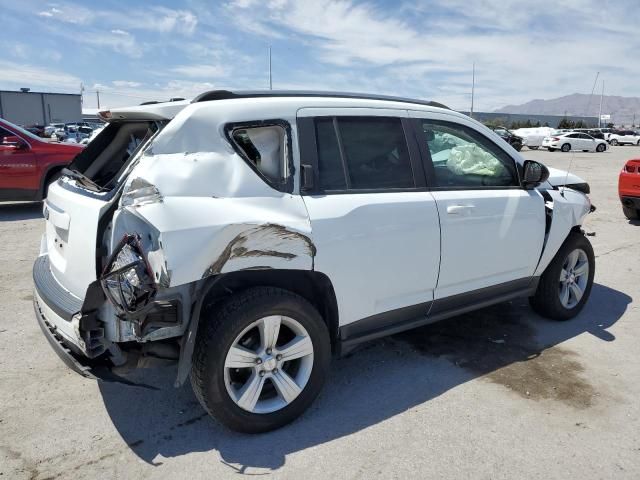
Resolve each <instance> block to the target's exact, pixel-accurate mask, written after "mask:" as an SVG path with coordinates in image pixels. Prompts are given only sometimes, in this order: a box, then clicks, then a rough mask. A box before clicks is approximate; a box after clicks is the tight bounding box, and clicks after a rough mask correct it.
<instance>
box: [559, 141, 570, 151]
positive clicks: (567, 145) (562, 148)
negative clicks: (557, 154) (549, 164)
mask: <svg viewBox="0 0 640 480" xmlns="http://www.w3.org/2000/svg"><path fill="white" fill-rule="evenodd" d="M560 150H562V151H563V152H565V153H566V152H568V151H570V150H571V145H570V144H568V143H565V144H564V145H562V147H561V148H560Z"/></svg>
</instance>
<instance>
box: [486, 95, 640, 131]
mask: <svg viewBox="0 0 640 480" xmlns="http://www.w3.org/2000/svg"><path fill="white" fill-rule="evenodd" d="M599 110H600V95H595V94H594V95H593V97H592V96H591V95H588V94H583V93H573V94H571V95H566V96H564V97H559V98H552V99H550V100H542V99H536V100H531V101H530V102H527V103H523V104H522V105H507V106H506V107H502V108H499V109H497V110H495V112H496V113H524V114H529V115H533V114H538V115H568V116H590V117H597V116H598V112H599ZM602 114H603V115H611V120H610V121H611V122H613V123H615V124H616V125H627V126H629V125H632V124H635V125H638V124H639V123H640V98H639V97H619V96H614V95H605V96H603V97H602ZM607 123H608V121H607Z"/></svg>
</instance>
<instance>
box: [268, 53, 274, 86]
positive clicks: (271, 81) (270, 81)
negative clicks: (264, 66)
mask: <svg viewBox="0 0 640 480" xmlns="http://www.w3.org/2000/svg"><path fill="white" fill-rule="evenodd" d="M269 90H273V79H272V77H271V45H269Z"/></svg>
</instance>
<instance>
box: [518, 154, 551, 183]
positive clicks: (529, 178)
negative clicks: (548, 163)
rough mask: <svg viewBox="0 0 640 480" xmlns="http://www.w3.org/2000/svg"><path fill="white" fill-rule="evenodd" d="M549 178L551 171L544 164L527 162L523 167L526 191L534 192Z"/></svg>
mask: <svg viewBox="0 0 640 480" xmlns="http://www.w3.org/2000/svg"><path fill="white" fill-rule="evenodd" d="M547 178H549V169H547V167H545V166H544V165H543V164H541V163H539V162H536V161H533V160H525V161H524V165H523V166H522V186H523V187H524V188H525V189H526V190H532V189H534V188H536V187H537V186H538V185H540V184H541V183H543V182H545V181H546V180H547Z"/></svg>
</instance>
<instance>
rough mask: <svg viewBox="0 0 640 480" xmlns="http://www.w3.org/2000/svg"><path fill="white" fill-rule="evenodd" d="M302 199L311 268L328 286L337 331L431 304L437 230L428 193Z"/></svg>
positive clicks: (435, 275) (437, 252)
mask: <svg viewBox="0 0 640 480" xmlns="http://www.w3.org/2000/svg"><path fill="white" fill-rule="evenodd" d="M304 201H305V203H306V205H307V209H308V210H309V216H310V217H311V226H312V230H313V241H314V243H315V245H316V248H317V250H318V253H317V256H316V261H315V269H316V270H317V271H319V272H322V273H324V274H326V275H327V276H328V277H329V279H330V280H331V282H332V283H333V287H334V290H335V292H336V297H337V301H338V309H339V311H340V324H341V325H345V324H347V323H351V322H353V321H356V320H359V319H361V318H365V317H368V316H371V315H375V314H377V313H381V312H386V311H389V310H394V309H396V308H402V307H406V306H409V305H416V304H419V303H423V302H428V301H431V300H433V291H434V289H435V286H436V282H437V280H438V267H439V263H440V229H439V226H438V212H437V210H436V205H435V202H434V200H433V197H432V196H431V194H430V193H429V192H402V193H362V194H353V195H350V194H349V195H326V196H308V197H304ZM426 314H427V311H426V310H425V315H426Z"/></svg>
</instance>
